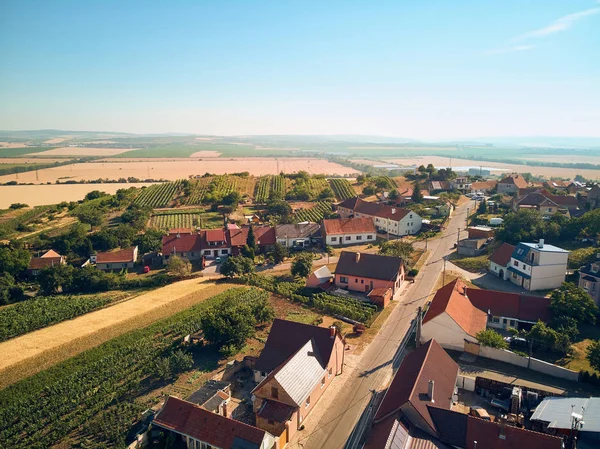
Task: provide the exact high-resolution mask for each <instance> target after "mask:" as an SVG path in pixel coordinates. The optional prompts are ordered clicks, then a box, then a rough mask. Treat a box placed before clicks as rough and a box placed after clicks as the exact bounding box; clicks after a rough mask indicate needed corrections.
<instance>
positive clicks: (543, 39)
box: [0, 0, 600, 141]
mask: <svg viewBox="0 0 600 449" xmlns="http://www.w3.org/2000/svg"><path fill="white" fill-rule="evenodd" d="M0 57H1V60H2V66H3V70H2V71H0V104H1V105H2V106H1V107H0V129H4V130H15V129H21V130H22V129H31V130H32V129H64V130H106V131H108V132H131V133H140V134H144V133H190V134H207V135H209V134H212V135H223V136H227V135H285V134H290V135H335V134H343V135H346V134H354V135H372V136H390V137H394V136H395V137H399V138H409V139H418V140H422V141H436V140H437V141H440V140H463V139H485V138H509V137H519V136H556V137H600V107H598V105H599V104H600V83H598V81H599V80H600V2H599V1H594V0H575V1H569V2H566V1H558V0H544V1H542V0H537V1H532V2H529V3H528V4H527V7H525V6H523V5H522V2H520V1H517V0H509V1H504V2H494V3H491V2H475V1H466V0H465V1H454V2H447V1H442V0H438V1H429V2H406V1H403V2H393V1H389V2H388V1H378V2H366V1H361V2H353V3H348V2H341V1H331V2H274V1H273V2H266V1H265V2H260V3H259V2H255V3H250V2H241V1H240V2H235V1H234V2H228V3H226V4H225V3H222V2H214V1H212V2H210V1H206V2H188V1H176V2H170V3H167V2H160V1H145V2H142V1H131V2H125V3H123V2H117V1H106V2H102V3H94V4H93V5H92V4H89V3H88V2H79V1H75V0H64V1H59V2H44V1H39V0H26V1H14V0H8V1H5V2H3V3H2V5H0ZM469 136H471V137H469Z"/></svg>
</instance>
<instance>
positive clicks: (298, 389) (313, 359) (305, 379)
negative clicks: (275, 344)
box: [275, 339, 325, 406]
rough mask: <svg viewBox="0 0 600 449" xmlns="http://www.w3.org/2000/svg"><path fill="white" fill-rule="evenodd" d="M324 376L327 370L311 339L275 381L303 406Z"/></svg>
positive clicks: (280, 370) (284, 367)
mask: <svg viewBox="0 0 600 449" xmlns="http://www.w3.org/2000/svg"><path fill="white" fill-rule="evenodd" d="M324 375H325V369H324V368H323V366H321V363H320V362H319V358H318V355H317V352H316V350H315V345H313V340H312V339H311V340H309V341H307V342H306V344H305V345H304V346H302V347H301V348H300V349H299V350H298V352H296V354H295V355H294V356H293V357H292V358H291V359H290V360H289V361H288V362H287V363H286V364H285V365H283V366H282V367H281V368H280V369H279V371H277V373H276V374H275V380H276V381H277V382H278V383H279V385H281V388H283V389H284V390H285V392H286V393H287V394H288V395H289V396H290V398H291V399H292V400H293V401H294V403H295V404H296V405H297V406H301V405H302V404H303V403H304V401H305V400H306V398H307V397H308V396H309V395H310V393H311V392H312V390H313V389H314V388H315V386H316V385H317V384H318V383H319V382H320V381H321V379H322V378H323V376H324Z"/></svg>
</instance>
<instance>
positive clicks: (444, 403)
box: [374, 340, 458, 431]
mask: <svg viewBox="0 0 600 449" xmlns="http://www.w3.org/2000/svg"><path fill="white" fill-rule="evenodd" d="M457 376H458V365H457V363H456V362H455V361H454V360H452V358H451V357H450V356H449V355H448V354H447V353H446V351H444V350H443V349H442V347H441V346H440V345H439V344H438V343H437V342H436V341H435V340H429V341H428V342H427V343H425V344H424V345H422V346H420V347H419V348H417V349H415V350H414V351H412V352H411V353H409V354H408V355H407V356H406V357H404V360H403V361H402V364H401V365H400V367H399V368H398V371H397V372H396V375H395V376H394V379H393V380H392V383H391V384H390V386H389V388H388V390H387V392H386V393H385V396H384V397H383V400H382V402H381V405H380V406H379V408H378V409H377V413H376V414H375V419H374V422H375V423H377V422H379V421H382V420H385V419H386V418H388V417H389V416H390V415H394V414H396V413H398V412H399V411H400V409H401V408H402V407H403V406H404V405H405V404H407V403H410V405H412V407H413V408H414V409H415V410H416V411H417V412H418V413H419V414H420V415H421V417H422V419H423V420H424V421H425V422H426V423H427V425H428V426H429V427H430V429H431V430H432V431H435V425H434V423H433V420H432V418H431V416H430V414H429V410H428V408H427V405H429V404H432V402H431V399H430V398H429V396H428V394H427V391H428V387H429V381H431V380H432V381H434V383H435V384H434V393H433V399H434V401H435V402H434V403H435V405H436V406H437V407H442V408H447V409H449V408H450V406H451V404H452V394H453V393H454V387H455V385H456V377H457ZM413 424H416V423H413ZM423 430H428V429H423Z"/></svg>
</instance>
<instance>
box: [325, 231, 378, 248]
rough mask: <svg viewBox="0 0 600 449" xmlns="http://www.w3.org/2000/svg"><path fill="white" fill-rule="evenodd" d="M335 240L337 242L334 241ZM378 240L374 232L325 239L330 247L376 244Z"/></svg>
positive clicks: (335, 235)
mask: <svg viewBox="0 0 600 449" xmlns="http://www.w3.org/2000/svg"><path fill="white" fill-rule="evenodd" d="M334 239H335V241H334ZM376 240H377V237H376V234H375V233H374V232H366V233H359V234H334V235H327V236H326V238H325V244H327V245H329V246H339V245H357V244H358V245H360V244H363V243H374V242H375V241H376Z"/></svg>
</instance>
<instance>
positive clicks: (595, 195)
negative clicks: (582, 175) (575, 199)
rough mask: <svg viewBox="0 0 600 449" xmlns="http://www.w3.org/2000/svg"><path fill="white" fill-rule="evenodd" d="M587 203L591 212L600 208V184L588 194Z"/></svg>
mask: <svg viewBox="0 0 600 449" xmlns="http://www.w3.org/2000/svg"><path fill="white" fill-rule="evenodd" d="M587 202H588V203H589V205H590V210H593V209H597V208H599V207H600V184H596V185H595V186H594V187H592V189H591V190H590V191H589V192H588V194H587Z"/></svg>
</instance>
